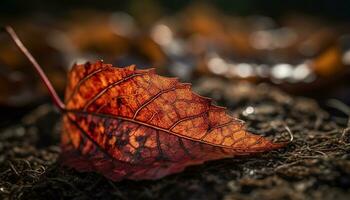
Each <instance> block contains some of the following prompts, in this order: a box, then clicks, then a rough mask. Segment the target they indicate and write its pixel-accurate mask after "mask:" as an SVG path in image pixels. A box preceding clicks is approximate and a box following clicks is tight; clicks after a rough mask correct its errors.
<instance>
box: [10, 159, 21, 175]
mask: <svg viewBox="0 0 350 200" xmlns="http://www.w3.org/2000/svg"><path fill="white" fill-rule="evenodd" d="M9 165H10V168H11V169H12V171H13V172H15V174H16V175H17V176H19V173H18V172H17V170H16V168H15V166H13V164H12V162H9Z"/></svg>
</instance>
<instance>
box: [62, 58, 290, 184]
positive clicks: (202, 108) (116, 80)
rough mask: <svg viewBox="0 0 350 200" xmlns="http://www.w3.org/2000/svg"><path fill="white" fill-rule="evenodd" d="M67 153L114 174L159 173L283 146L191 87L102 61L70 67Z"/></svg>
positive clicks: (69, 160)
mask: <svg viewBox="0 0 350 200" xmlns="http://www.w3.org/2000/svg"><path fill="white" fill-rule="evenodd" d="M65 103H66V112H65V115H64V119H63V129H64V130H63V134H62V150H63V151H62V157H63V160H64V163H65V164H66V165H68V166H70V167H73V168H75V169H77V170H79V171H97V172H100V173H102V174H103V175H104V176H106V177H107V178H110V179H112V180H121V179H124V178H126V179H135V180H139V179H157V178H161V177H163V176H166V175H168V174H172V173H176V172H180V171H182V170H183V169H184V168H185V167H186V166H189V165H195V164H200V163H203V162H204V161H208V160H215V159H222V158H227V157H233V156H235V155H245V154H250V153H258V152H263V151H268V150H271V149H275V148H279V147H282V146H283V145H285V143H278V144H276V143H272V142H270V141H269V140H267V139H265V138H263V137H261V136H257V135H253V134H251V133H249V132H247V131H246V130H245V129H244V125H243V122H242V121H240V120H238V119H235V118H232V117H231V116H229V115H228V114H226V112H225V109H224V108H222V107H218V106H215V105H212V104H211V101H210V99H208V98H204V97H201V96H199V95H197V94H195V93H193V92H192V91H191V88H190V85H189V84H182V83H179V82H178V81H177V79H175V78H165V77H162V76H159V75H156V74H155V73H154V70H153V69H150V70H136V69H135V66H130V67H126V68H116V67H113V66H112V65H108V64H103V63H101V62H97V63H95V64H89V63H87V64H85V65H75V66H74V67H73V69H72V70H71V72H70V73H69V83H68V86H67V90H66V99H65Z"/></svg>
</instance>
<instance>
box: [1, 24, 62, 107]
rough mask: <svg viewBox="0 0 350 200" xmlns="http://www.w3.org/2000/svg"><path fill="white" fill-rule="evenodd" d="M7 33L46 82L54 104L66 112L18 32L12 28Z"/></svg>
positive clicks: (7, 29)
mask: <svg viewBox="0 0 350 200" xmlns="http://www.w3.org/2000/svg"><path fill="white" fill-rule="evenodd" d="M4 29H5V31H6V32H7V33H8V34H9V35H10V37H11V39H12V40H13V41H14V42H15V44H16V46H17V47H18V49H19V50H20V51H21V52H22V53H23V54H24V56H25V57H27V59H28V60H29V61H30V63H31V64H32V65H33V67H34V68H35V70H36V71H37V73H38V74H39V76H40V78H41V80H42V81H43V82H44V84H45V86H46V87H47V89H48V90H49V93H50V96H51V98H52V100H53V103H54V104H55V105H56V106H57V108H59V109H60V110H61V111H64V110H65V105H64V103H63V102H62V100H61V99H60V98H59V96H58V95H57V93H56V90H55V89H54V88H53V86H52V84H51V82H50V80H49V79H48V78H47V76H46V74H45V72H44V71H43V69H42V67H41V66H40V65H39V63H38V62H37V61H36V60H35V58H34V57H33V56H32V54H31V53H30V52H29V51H28V49H27V48H26V47H25V46H24V44H23V43H22V41H21V40H20V39H19V37H18V35H17V34H16V32H15V31H14V30H13V28H12V27H10V26H5V27H4Z"/></svg>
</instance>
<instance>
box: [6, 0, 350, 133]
mask: <svg viewBox="0 0 350 200" xmlns="http://www.w3.org/2000/svg"><path fill="white" fill-rule="evenodd" d="M0 5H1V6H0V24H2V25H4V24H9V25H12V26H13V27H14V29H15V30H16V31H17V33H18V35H19V36H20V38H21V39H22V41H23V42H24V44H25V45H26V46H27V48H28V49H29V50H30V51H31V53H32V54H33V55H34V57H36V58H37V60H38V62H39V63H40V64H41V65H42V66H43V68H44V71H45V72H46V73H47V75H48V77H49V79H50V80H51V81H52V82H53V84H54V87H55V88H56V90H57V91H58V92H59V94H60V95H61V96H62V97H63V94H64V88H65V82H66V73H67V71H68V70H69V68H70V67H71V66H72V65H73V63H84V62H87V61H91V62H94V61H96V60H100V59H103V60H104V62H105V63H112V64H114V65H115V66H119V67H123V66H128V65H131V64H136V65H137V66H138V67H139V68H147V67H155V68H156V69H157V72H158V73H159V74H162V75H166V76H177V77H180V79H181V80H182V81H186V82H191V83H194V89H195V90H198V91H200V92H201V94H205V93H206V92H207V91H211V92H212V93H211V94H210V96H211V97H213V98H214V99H215V100H217V101H219V100H220V95H222V92H217V93H215V91H222V90H225V92H226V93H227V95H229V96H230V95H231V96H234V95H235V94H237V93H242V92H244V91H245V87H249V86H251V85H258V84H268V85H274V86H276V87H278V88H280V89H281V90H283V91H285V92H287V93H290V94H293V95H297V96H307V97H311V98H313V99H315V100H316V101H317V102H319V103H320V104H321V105H322V107H323V108H324V109H327V110H329V111H330V112H331V113H333V114H334V115H338V114H339V115H344V114H342V113H341V112H339V111H337V110H339V106H340V107H342V108H341V109H340V110H342V112H349V113H350V111H349V109H348V107H346V104H347V105H349V104H350V67H349V65H350V26H349V22H350V1H346V0H339V1H331V0H320V1H305V0H295V1H272V0H267V1H259V0H240V1H223V0H216V1H185V0H178V1H158V0H145V1H137V0H132V1H113V0H109V1H91V0H84V1H83V0H75V1H68V0H52V1H39V0H31V1H30V2H29V1H21V0H2V1H1V3H0ZM236 83H240V85H242V84H241V83H244V84H243V85H244V86H243V87H242V88H238V89H237V88H236V89H235V90H232V89H230V88H227V87H229V86H228V84H236ZM334 99H337V100H334ZM49 101H50V100H49V98H48V96H47V91H46V88H45V87H44V86H43V84H42V83H41V81H40V79H39V77H38V76H37V75H36V74H35V72H34V70H33V69H32V67H31V66H30V65H29V62H28V61H27V60H26V58H25V57H24V56H22V55H21V53H20V52H19V51H18V50H17V49H16V47H15V45H14V44H13V42H11V40H10V38H9V37H8V36H7V35H6V34H4V33H1V34H0V111H1V113H6V115H4V114H2V115H1V116H0V127H3V126H6V125H8V124H9V123H11V122H13V121H14V120H16V119H18V118H19V117H21V116H22V115H24V114H25V113H27V112H28V111H30V110H32V109H33V108H35V107H36V106H38V105H39V104H42V103H44V102H49ZM343 104H344V105H343ZM226 106H227V105H226ZM332 107H338V109H333V108H332Z"/></svg>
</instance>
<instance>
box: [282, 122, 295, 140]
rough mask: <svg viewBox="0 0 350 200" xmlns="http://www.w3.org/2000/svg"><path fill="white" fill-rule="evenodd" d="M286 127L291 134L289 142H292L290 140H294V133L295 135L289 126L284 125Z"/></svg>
mask: <svg viewBox="0 0 350 200" xmlns="http://www.w3.org/2000/svg"><path fill="white" fill-rule="evenodd" d="M284 128H285V129H286V130H287V132H288V133H289V136H290V139H289V143H290V142H293V140H294V135H293V133H292V131H291V130H290V128H289V126H287V125H284Z"/></svg>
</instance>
